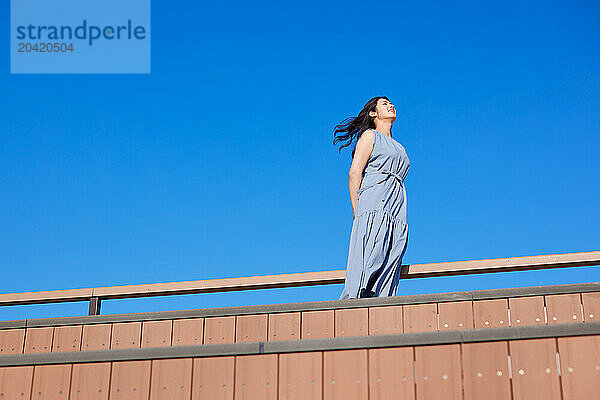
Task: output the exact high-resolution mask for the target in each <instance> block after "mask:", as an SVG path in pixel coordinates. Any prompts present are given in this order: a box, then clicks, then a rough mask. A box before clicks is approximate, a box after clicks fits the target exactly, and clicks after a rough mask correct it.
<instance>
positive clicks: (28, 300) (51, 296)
mask: <svg viewBox="0 0 600 400" xmlns="http://www.w3.org/2000/svg"><path fill="white" fill-rule="evenodd" d="M90 297H92V289H66V290H44V291H41V292H24V293H7V294H0V306H10V305H25V304H44V303H62V302H64V301H86V300H89V298H90Z"/></svg>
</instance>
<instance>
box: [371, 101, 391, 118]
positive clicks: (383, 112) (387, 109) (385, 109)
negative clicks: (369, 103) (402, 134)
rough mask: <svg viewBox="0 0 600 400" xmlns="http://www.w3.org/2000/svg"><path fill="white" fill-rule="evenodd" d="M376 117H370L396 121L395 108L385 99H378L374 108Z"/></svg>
mask: <svg viewBox="0 0 600 400" xmlns="http://www.w3.org/2000/svg"><path fill="white" fill-rule="evenodd" d="M375 110H376V112H377V115H372V116H373V117H377V118H379V119H391V120H392V122H393V121H394V120H395V119H396V107H394V105H393V104H392V103H391V102H390V101H389V100H386V99H378V100H377V107H376V108H375Z"/></svg>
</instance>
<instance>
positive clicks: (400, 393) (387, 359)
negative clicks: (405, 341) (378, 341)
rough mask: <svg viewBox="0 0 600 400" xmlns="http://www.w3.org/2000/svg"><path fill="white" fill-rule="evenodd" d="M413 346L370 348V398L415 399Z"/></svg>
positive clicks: (386, 399)
mask: <svg viewBox="0 0 600 400" xmlns="http://www.w3.org/2000/svg"><path fill="white" fill-rule="evenodd" d="M413 352H414V349H413V347H396V348H394V347H391V348H382V349H369V350H368V354H369V394H370V396H369V399H370V400H388V399H403V400H414V399H415V376H414V368H413V362H414V360H413V358H414V356H413Z"/></svg>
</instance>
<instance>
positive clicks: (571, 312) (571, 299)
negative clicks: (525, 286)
mask: <svg viewBox="0 0 600 400" xmlns="http://www.w3.org/2000/svg"><path fill="white" fill-rule="evenodd" d="M545 298H546V310H547V312H548V324H572V323H575V322H583V316H582V315H581V295H580V294H579V293H573V294H553V295H550V296H545Z"/></svg>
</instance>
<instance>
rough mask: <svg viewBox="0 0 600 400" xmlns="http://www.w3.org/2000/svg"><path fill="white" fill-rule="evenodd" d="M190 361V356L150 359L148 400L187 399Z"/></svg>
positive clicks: (190, 391)
mask: <svg viewBox="0 0 600 400" xmlns="http://www.w3.org/2000/svg"><path fill="white" fill-rule="evenodd" d="M192 361H193V360H192V359H191V358H173V359H162V360H152V379H151V380H150V400H189V399H190V396H191V394H192Z"/></svg>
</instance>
